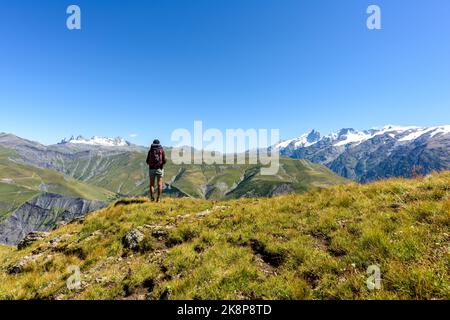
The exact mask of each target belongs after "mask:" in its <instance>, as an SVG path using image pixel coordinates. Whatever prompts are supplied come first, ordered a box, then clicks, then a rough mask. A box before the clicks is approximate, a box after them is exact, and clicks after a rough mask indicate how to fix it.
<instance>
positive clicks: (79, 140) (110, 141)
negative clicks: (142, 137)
mask: <svg viewBox="0 0 450 320" xmlns="http://www.w3.org/2000/svg"><path fill="white" fill-rule="evenodd" d="M59 144H83V145H91V146H102V147H127V146H130V145H131V143H130V142H128V141H126V140H125V139H124V138H121V137H117V138H108V137H100V136H93V137H92V138H90V139H87V138H85V137H83V136H82V135H79V136H77V137H76V138H75V137H74V136H71V137H70V138H69V139H63V140H62V141H61V142H60V143H59Z"/></svg>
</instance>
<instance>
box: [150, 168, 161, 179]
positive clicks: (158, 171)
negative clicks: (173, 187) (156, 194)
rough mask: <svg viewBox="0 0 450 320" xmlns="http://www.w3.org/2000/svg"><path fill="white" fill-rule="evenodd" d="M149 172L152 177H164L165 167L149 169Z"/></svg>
mask: <svg viewBox="0 0 450 320" xmlns="http://www.w3.org/2000/svg"><path fill="white" fill-rule="evenodd" d="M148 174H149V176H150V177H153V178H155V177H161V178H162V177H164V169H149V170H148Z"/></svg>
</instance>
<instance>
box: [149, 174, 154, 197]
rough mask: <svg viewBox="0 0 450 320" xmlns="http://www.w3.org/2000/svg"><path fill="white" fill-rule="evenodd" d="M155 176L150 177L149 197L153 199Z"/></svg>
mask: <svg viewBox="0 0 450 320" xmlns="http://www.w3.org/2000/svg"><path fill="white" fill-rule="evenodd" d="M154 194H155V177H150V199H151V200H152V201H155V196H154Z"/></svg>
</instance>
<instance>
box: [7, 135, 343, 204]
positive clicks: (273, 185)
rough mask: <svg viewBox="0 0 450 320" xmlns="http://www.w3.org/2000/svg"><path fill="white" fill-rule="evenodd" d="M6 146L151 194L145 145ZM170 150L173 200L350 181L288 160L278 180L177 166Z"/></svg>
mask: <svg viewBox="0 0 450 320" xmlns="http://www.w3.org/2000/svg"><path fill="white" fill-rule="evenodd" d="M104 139H105V138H104ZM79 140H80V141H84V139H82V138H80V139H79ZM116 140H117V141H119V140H118V139H116ZM70 141H72V140H70ZM77 141H78V140H77ZM108 141H109V140H108ZM1 144H5V145H8V146H9V147H14V148H15V151H16V152H17V154H18V155H20V159H21V161H22V162H24V163H29V164H33V165H36V166H40V167H43V168H51V169H53V170H57V171H59V172H61V173H63V174H64V175H65V176H70V177H72V178H74V179H76V180H78V181H81V182H83V183H85V184H87V185H91V186H96V187H99V188H102V189H107V190H109V191H111V192H113V193H117V194H119V195H122V196H143V195H148V167H147V165H146V163H145V159H146V157H147V150H145V149H144V148H142V147H137V146H130V145H129V146H127V147H121V146H119V147H104V146H98V145H89V144H86V143H75V144H73V143H70V142H64V143H62V144H58V145H53V146H48V147H44V146H42V145H39V144H37V143H33V142H30V141H28V140H24V139H20V138H17V137H15V136H13V135H4V136H3V138H2V136H1V135H0V145H1ZM170 152H171V150H170V148H168V149H167V156H168V159H169V161H168V163H167V165H166V167H165V182H166V184H165V193H166V194H168V195H172V196H190V197H196V198H207V199H224V198H226V199H229V198H239V197H257V196H272V195H274V194H281V193H287V192H304V191H306V190H308V189H310V188H311V187H316V186H322V187H326V186H331V185H335V184H339V183H346V182H347V181H346V180H345V179H342V178H340V177H338V176H336V174H334V173H333V172H331V171H330V170H328V169H326V168H324V167H323V166H321V165H313V164H311V163H310V162H308V161H305V160H291V159H287V158H283V159H281V160H280V162H281V169H280V173H279V174H278V175H277V176H273V177H270V176H268V177H263V176H260V175H258V174H257V173H258V172H259V168H260V166H258V165H181V166H180V165H174V164H173V163H172V162H171V161H170V158H171V157H170Z"/></svg>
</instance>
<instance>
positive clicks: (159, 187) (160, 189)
mask: <svg viewBox="0 0 450 320" xmlns="http://www.w3.org/2000/svg"><path fill="white" fill-rule="evenodd" d="M162 189H163V180H162V177H161V176H159V177H158V198H157V199H156V202H159V200H160V198H161V194H162Z"/></svg>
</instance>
